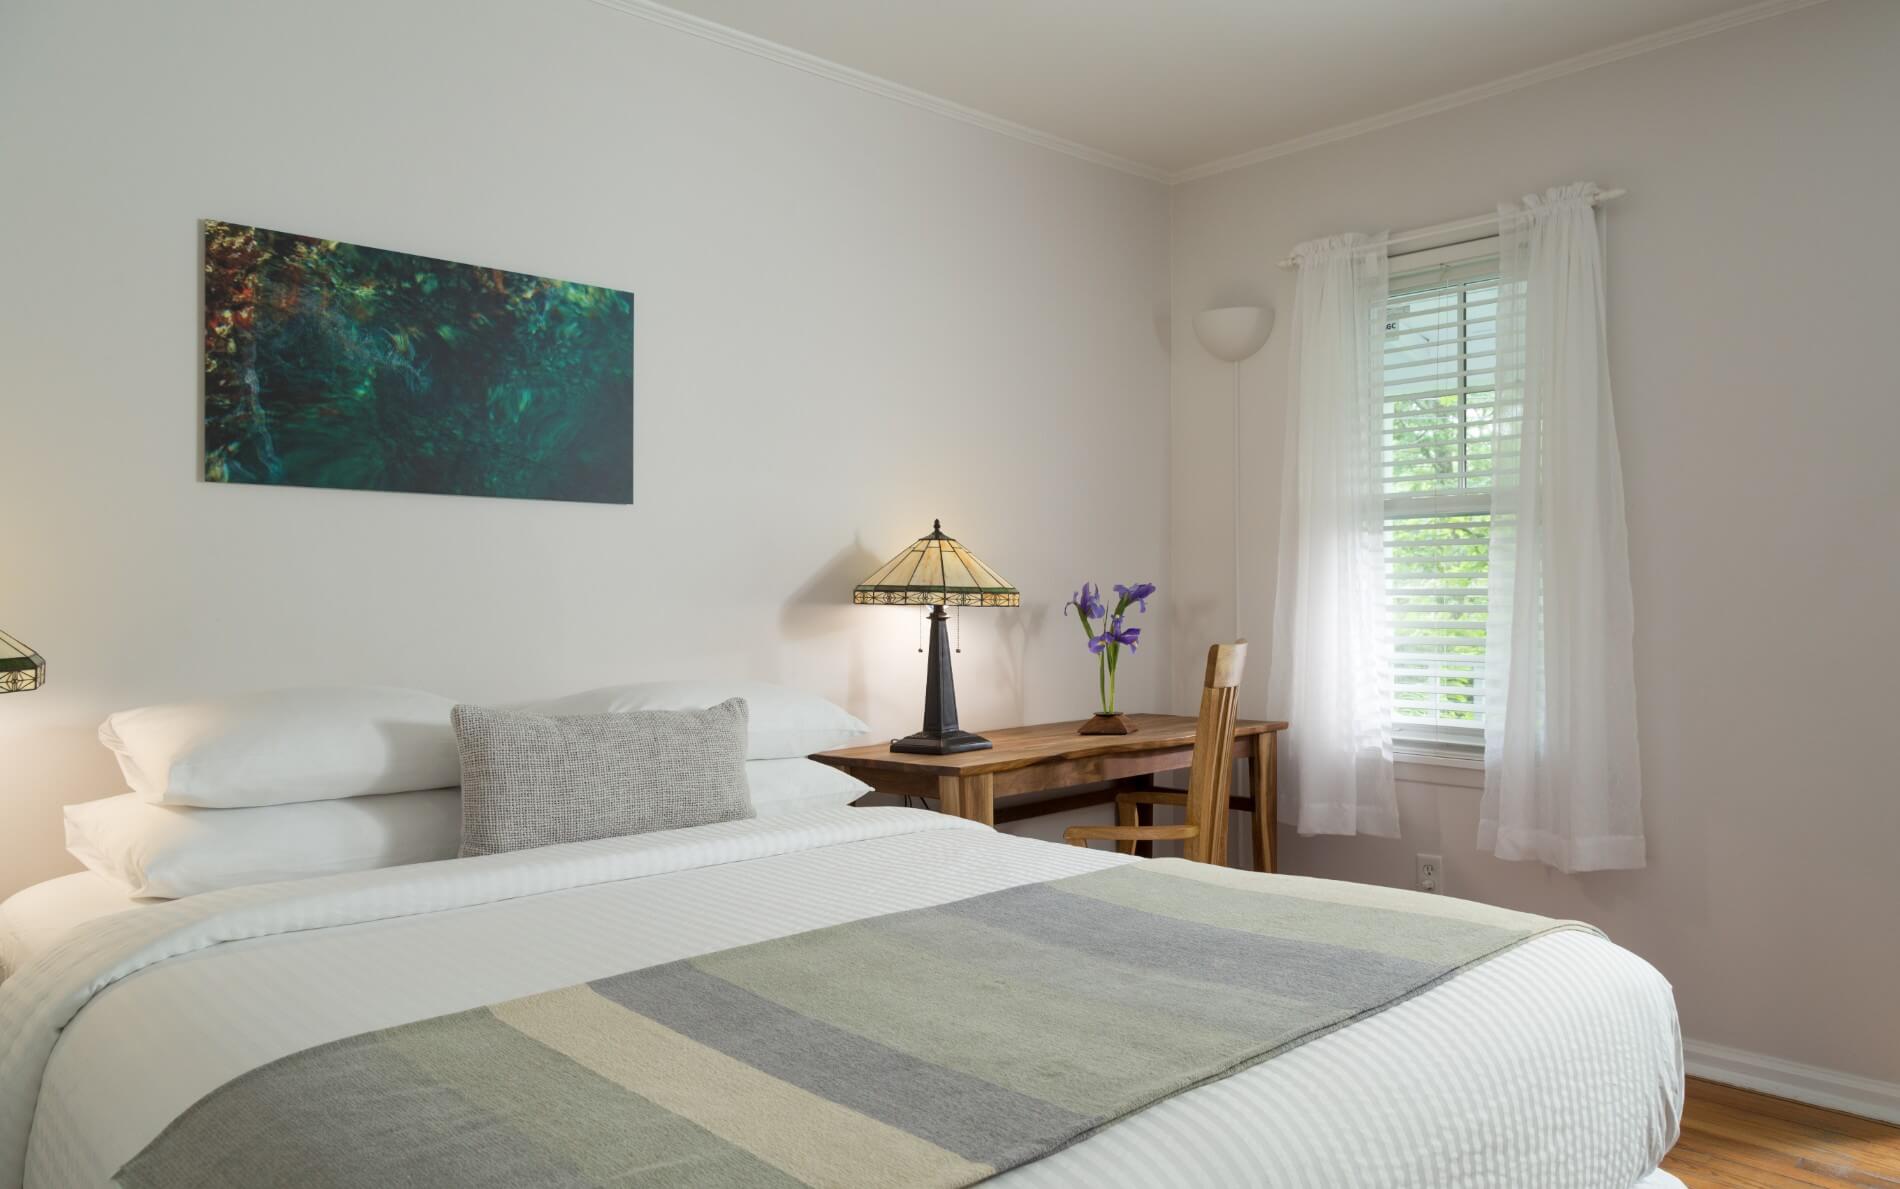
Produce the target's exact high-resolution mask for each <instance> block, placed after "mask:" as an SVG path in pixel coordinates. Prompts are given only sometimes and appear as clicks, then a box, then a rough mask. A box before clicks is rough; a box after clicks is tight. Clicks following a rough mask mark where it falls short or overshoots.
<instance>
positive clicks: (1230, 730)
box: [1186, 640, 1247, 863]
mask: <svg viewBox="0 0 1900 1189" xmlns="http://www.w3.org/2000/svg"><path fill="white" fill-rule="evenodd" d="M1246 664H1247V642H1246V641H1245V640H1237V641H1235V642H1234V643H1232V644H1216V645H1214V646H1213V647H1211V648H1209V649H1208V650H1207V679H1206V681H1205V683H1204V684H1203V687H1202V689H1201V716H1200V719H1199V720H1198V721H1197V722H1196V723H1195V726H1194V761H1193V764H1192V766H1191V767H1190V768H1189V769H1188V792H1187V824H1188V825H1190V826H1193V827H1195V829H1196V833H1195V835H1194V837H1192V838H1190V839H1188V841H1187V843H1186V854H1187V857H1188V858H1190V859H1192V860H1194V861H1195V862H1197V863H1209V862H1213V861H1214V860H1215V858H1216V856H1215V854H1214V848H1215V847H1216V846H1218V845H1219V844H1220V843H1221V841H1222V840H1224V839H1225V838H1226V836H1227V832H1226V831H1225V830H1222V829H1220V828H1219V827H1220V825H1221V823H1222V822H1223V821H1224V820H1225V818H1226V816H1227V782H1228V779H1229V777H1230V776H1231V775H1232V773H1233V765H1234V710H1235V705H1236V701H1237V698H1238V694H1239V688H1238V687H1239V685H1240V674H1241V671H1242V670H1243V669H1244V668H1245V667H1246ZM1222 857H1224V856H1222Z"/></svg>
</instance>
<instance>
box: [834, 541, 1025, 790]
mask: <svg viewBox="0 0 1900 1189" xmlns="http://www.w3.org/2000/svg"><path fill="white" fill-rule="evenodd" d="M851 601H852V602H854V603H865V604H870V605H875V606H896V607H924V606H928V607H929V608H930V667H929V672H928V674H927V675H926V676H925V678H924V729H923V730H921V731H919V732H917V733H916V734H915V735H909V736H906V737H905V738H902V739H893V740H891V750H892V751H903V752H912V753H915V754H919V755H938V756H942V755H954V754H956V753H957V752H960V751H981V750H983V749H984V748H986V747H988V746H989V745H990V741H989V740H988V739H985V738H984V737H983V736H981V735H973V734H971V733H970V732H968V731H965V730H962V729H961V728H959V727H958V726H957V686H956V679H955V678H954V677H952V676H951V673H950V635H949V633H948V632H946V631H945V630H944V623H945V621H946V620H948V619H949V618H950V617H949V616H948V615H947V614H945V612H944V608H945V607H1020V606H1022V603H1023V596H1022V592H1021V591H1019V590H1017V589H1016V588H1015V587H1013V586H1011V585H1010V584H1009V583H1008V582H1007V581H1005V580H1004V578H1003V577H1002V575H1000V574H998V573H997V572H996V571H995V570H992V569H990V568H989V567H988V566H986V565H984V564H983V563H982V562H980V561H978V560H977V559H976V555H975V554H973V553H971V552H970V551H969V550H968V549H965V548H964V547H963V546H962V545H959V544H958V543H957V542H956V540H955V539H954V538H952V537H946V536H945V535H944V533H943V521H941V520H938V521H933V522H932V523H931V528H930V535H929V536H927V537H919V538H917V540H916V541H915V542H914V543H912V545H911V547H910V548H908V549H906V550H904V552H902V553H900V554H898V555H897V556H896V557H894V558H892V559H891V560H890V561H888V562H886V563H885V564H884V565H882V566H879V567H878V570H877V573H875V574H872V575H871V576H870V577H869V578H866V579H865V580H864V581H862V582H860V583H858V587H857V589H856V590H855V591H853V592H852V595H851Z"/></svg>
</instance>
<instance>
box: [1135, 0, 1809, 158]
mask: <svg viewBox="0 0 1900 1189" xmlns="http://www.w3.org/2000/svg"><path fill="white" fill-rule="evenodd" d="M1826 2H1827V0H1761V3H1758V4H1750V5H1748V6H1747V7H1745V8H1737V9H1734V10H1733V11H1730V12H1724V13H1717V14H1716V15H1715V16H1712V17H1704V18H1703V19H1701V20H1699V21H1690V22H1689V23H1688V24H1686V25H1677V26H1675V27H1674V28H1672V29H1662V30H1659V31H1657V32H1655V33H1650V34H1648V35H1646V36H1643V37H1637V38H1633V39H1632V40H1629V41H1623V42H1618V43H1617V44H1616V45H1612V46H1606V47H1604V48H1603V49H1600V50H1592V51H1591V52H1590V53H1587V54H1578V55H1577V56H1576V57H1574V58H1565V59H1564V60H1562V61H1561V62H1552V63H1550V64H1549V65H1548V66H1539V67H1537V68H1536V69H1534V70H1526V71H1523V72H1521V73H1518V74H1513V75H1508V76H1506V77H1504V78H1501V79H1496V80H1494V81H1492V82H1488V83H1480V84H1478V85H1477V86H1475V87H1466V88H1465V89H1464V90H1462V91H1453V92H1451V93H1450V94H1449V95H1440V96H1439V97H1438V98H1436V99H1427V100H1424V101H1422V102H1419V103H1413V104H1409V105H1407V106H1405V107H1400V108H1395V109H1393V110H1392V111H1388V112H1383V113H1381V114H1379V115H1376V116H1368V117H1366V118H1365V119H1363V120H1354V121H1353V122H1352V123H1350V124H1340V125H1338V126H1337V127H1333V128H1326V129H1322V130H1321V131H1319V132H1312V133H1308V134H1307V135H1305V136H1296V137H1294V138H1293V139H1292V140H1283V141H1281V142H1280V143H1278V144H1271V145H1267V146H1266V147H1265V148H1259V149H1252V150H1250V151H1248V152H1245V153H1238V154H1236V155H1234V156H1232V157H1222V158H1220V159H1219V160H1217V161H1209V162H1208V163H1207V164H1205V165H1196V166H1194V167H1192V168H1190V169H1183V170H1180V171H1178V172H1175V173H1172V174H1169V175H1168V181H1169V182H1170V183H1171V184H1178V183H1181V182H1192V181H1198V180H1200V179H1201V178H1205V177H1212V176H1214V175H1215V174H1217V173H1227V172H1229V171H1231V170H1235V169H1245V168H1246V167H1247V166H1249V165H1258V164H1260V162H1262V161H1271V160H1273V159H1274V158H1275V157H1285V156H1287V155H1289V154H1292V153H1298V152H1303V151H1304V150H1306V149H1312V148H1318V147H1319V146H1320V145H1326V144H1332V143H1334V142H1335V141H1341V140H1347V139H1350V138H1351V137H1354V136H1364V135H1365V134H1366V133H1368V132H1377V131H1379V130H1380V129H1382V128H1390V127H1392V126H1393V125H1395V124H1404V123H1407V122H1408V121H1411V120H1420V119H1423V118H1425V117H1426V116H1435V115H1437V114H1438V113H1439V112H1442V111H1450V110H1451V109H1452V108H1455V107H1463V106H1465V105H1466V104H1468V103H1477V102H1479V101H1481V100H1485V99H1492V98H1495V97H1497V96H1499V95H1508V94H1510V93H1511V92H1512V91H1520V90H1523V89H1524V88H1525V87H1534V86H1536V85H1537V84H1538V83H1546V82H1549V81H1551V80H1552V79H1559V78H1563V77H1564V76H1565V75H1570V74H1577V73H1580V72H1581V71H1585V70H1593V69H1595V68H1596V67H1598V66H1607V65H1609V64H1610V63H1611V62H1620V61H1622V60H1623V59H1624V58H1633V57H1635V56H1636V55H1638V54H1647V53H1649V52H1650V51H1651V50H1659V49H1664V48H1667V47H1668V46H1672V45H1679V44H1681V43H1682V42H1685V41H1694V40H1695V39H1696V38H1698V37H1707V36H1708V35H1709V34H1711V33H1720V32H1722V31H1723V30H1725V29H1733V28H1735V27H1736V26H1738V25H1747V24H1752V23H1753V22H1755V21H1761V20H1767V19H1768V18H1769V17H1778V16H1781V15H1782V14H1784V13H1790V12H1794V11H1796V10H1797V9H1802V8H1812V7H1813V6H1815V5H1817V4H1825V3H1826Z"/></svg>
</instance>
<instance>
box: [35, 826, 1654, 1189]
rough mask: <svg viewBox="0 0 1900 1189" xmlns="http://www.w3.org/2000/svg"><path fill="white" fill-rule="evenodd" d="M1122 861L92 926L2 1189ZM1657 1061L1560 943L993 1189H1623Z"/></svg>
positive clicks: (384, 902) (840, 838) (704, 878)
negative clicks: (641, 971)
mask: <svg viewBox="0 0 1900 1189" xmlns="http://www.w3.org/2000/svg"><path fill="white" fill-rule="evenodd" d="M1131 861H1139V860H1131V859H1125V858H1123V857H1121V856H1118V855H1114V854H1111V853H1106V852H1102V851H1085V850H1080V849H1077V848H1073V847H1064V846H1056V845H1052V844H1049V843H1044V842H1037V841H1033V840H1029V839H1022V838H1015V837H1011V836H1009V835H1004V834H997V833H995V832H993V831H990V830H988V829H986V828H983V827H980V826H976V825H973V824H972V823H968V822H963V821H958V820H956V819H953V818H948V817H944V816H942V815H939V814H933V813H926V812H923V811H918V810H907V809H840V810H828V811H816V812H813V813H810V814H806V815H800V816H796V817H784V818H775V819H760V820H752V821H743V822H727V823H723V824H720V825H714V826H703V827H699V828H696V829H692V830H680V831H673V832H669V833H665V834H649V835H643V836H639V837H634V838H624V839H613V840H608V841H601V842H586V843H575V844H572V845H568V846H560V847H549V848H545V849H542V850H535V851H523V852H517V853H514V854H505V855H494V856H489V857H486V858H480V859H457V860H451V861H446V862H441V863H429V864H421V865H417V866H412V867H405V868H392V869H388V870H382V871H369V872H360V873H354V874H349V875H340V876H333V877H326V878H321V879H314V880H304V881H299V882H296V883H291V884H273V885H267V886H263V887H256V888H245V889H236V890H233V891H229V892H219V893H213V894H210V895H204V896H194V897H191V898H189V899H186V900H181V901H177V902H175V903H172V904H165V905H158V906H154V907H152V908H150V909H147V910H144V911H140V912H136V913H127V914H122V915H120V916H116V917H111V918H107V919H104V920H100V921H95V922H92V923H90V924H88V925H84V926H81V927H80V928H79V929H78V930H76V931H75V932H74V933H73V934H72V935H71V936H70V937H68V938H67V939H66V940H65V941H64V942H62V943H61V944H59V945H58V946H56V947H55V948H54V949H52V950H51V951H49V952H47V953H46V954H44V955H42V956H41V957H40V959H39V960H38V961H36V962H35V963H34V964H33V965H32V966H30V967H29V968H27V969H26V970H24V971H22V972H21V973H20V974H19V975H17V976H16V977H15V978H13V979H11V980H9V981H8V982H7V983H6V984H4V985H0V1036H4V1037H5V1038H6V1043H7V1048H6V1050H5V1052H4V1053H0V1186H12V1185H18V1184H21V1183H22V1181H24V1183H25V1184H26V1185H29V1186H33V1187H35V1189H54V1187H58V1189H66V1187H69V1186H70V1187H79V1186H89V1185H100V1184H104V1183H107V1182H108V1181H109V1180H110V1178H111V1177H112V1175H113V1173H114V1172H116V1171H117V1169H118V1168H119V1167H120V1166H121V1165H122V1164H123V1163H124V1162H125V1161H126V1160H128V1159H130V1158H131V1157H132V1156H133V1155H135V1154H136V1153H137V1152H138V1151H139V1150H140V1149H141V1148H143V1147H144V1146H145V1145H146V1144H147V1143H148V1142H149V1141H150V1140H151V1139H152V1138H153V1137H154V1136H155V1135H157V1133H158V1132H159V1131H160V1130H161V1129H162V1128H164V1127H165V1125H166V1124H168V1123H169V1122H171V1120H172V1119H173V1118H175V1117H177V1116H178V1115H179V1114H180V1113H182V1112H183V1111H185V1110H186V1109H187V1108H189V1107H190V1106H191V1105H192V1104H193V1103H194V1102H196V1101H197V1100H198V1099H199V1098H201V1097H203V1096H204V1095H205V1094H207V1093H209V1092H210V1091H211V1090H213V1089H215V1088H216V1087H217V1086H219V1085H221V1084H222V1083H224V1082H226V1081H228V1080H230V1079H231V1078H233V1077H236V1076H238V1075H240V1074H242V1073H244V1072H246V1071H247V1070H250V1069H253V1068H255V1067H257V1066H259V1065H261V1064H264V1063H266V1062H269V1061H272V1060H275V1059H276V1058H279V1057H282V1056H286V1055H288V1054H290V1053H293V1052H297V1051H299V1050H302V1049H305V1048H308V1047H310V1046H312V1045H318V1044H322V1043H325V1042H327V1041H331V1040H336V1039H340V1038H342V1037H346V1036H352V1035H355V1034H358V1033H361V1032H365V1031H368V1030H371V1029H376V1028H384V1027H389V1026H392V1025H396V1024H402V1023H407V1022H409V1021H412V1020H417V1019H423V1018H427V1017H431V1016H436V1015H442V1014H444V1013H448V1012H454V1011H460V1010H463V1009H467V1008H472V1007H477V1006H480V1005H483V1004H488V1003H493V1002H496V1001H499V1000H504V999H509V998H513V997H516V996H521V995H527V994H531V993H534V992H538V991H543V990H549V989H552V988H557V987H562V986H568V985H571V984H574V983H578V982H582V981H586V980H589V979H594V978H600V977H603V976H606V975H610V974H615V973H619V972H621V971H625V970H630V969H636V968H639V967H644V966H649V965H654V964H657V963H662V962H670V961H675V960H677V959H681V958H686V957H691V956H693V955H696V954H702V953H707V952H711V951H714V950H720V949H726V948H729V947H732V946H737V945H744V944H747V943H749V942H754V941H760V940H765V939H768V938H773V937H780V936H784V935H787V934H791V933H796V932H801V931H804V930H808V929H814V928H820V927H823V926H826V925H831V924H835V923H838V922H842V921H847V920H853V919H857V918H861V917H866V916H874V915H878V914H882V913H887V912H896V911H901V910H903V909H908V908H916V907H921V906H924V905H929V904H938V903H944V902H947V901H951V900H957V899H961V898H963V897H966V896H972V895H977V894H980V893H983V892H989V891H995V890H997V889H1000V888H1005V887H1011V886H1014V885H1018V884H1024V883H1032V882H1037V881H1041V880H1047V879H1054V878H1060V877H1062V876H1066V875H1073V874H1079V873H1081V872H1083V871H1088V870H1093V869H1096V868H1099V867H1104V866H1109V865H1112V864H1115V863H1119V862H1131ZM953 1009H954V1005H950V1004H946V1010H953ZM1104 1043H1113V1038H1107V1037H1105V1038H1104ZM1681 1062H1682V1059H1681V1043H1680V1039H1679V1037H1678V1034H1677V1029H1676V1017H1675V1009H1674V1002H1673V1000H1672V998H1671V995H1670V990H1669V987H1668V984H1667V983H1665V982H1664V981H1663V980H1662V978H1661V977H1660V976H1659V975H1657V974H1656V972H1655V971H1654V970H1653V969H1651V968H1650V967H1649V966H1648V965H1647V964H1645V963H1644V962H1643V961H1642V960H1641V959H1639V958H1637V957H1635V956H1634V955H1632V954H1630V953H1628V952H1627V951H1624V950H1622V949H1619V948H1618V947H1616V946H1614V945H1612V944H1610V943H1609V942H1607V941H1605V940H1603V939H1602V938H1600V937H1596V936H1594V935H1591V934H1587V933H1583V932H1579V931H1563V932H1558V933H1554V934H1550V935H1547V936H1545V937H1542V938H1539V939H1537V940H1535V941H1532V942H1529V943H1527V944H1525V945H1523V946H1520V947H1518V948H1517V949H1515V950H1513V951H1510V952H1509V953H1507V954H1505V955H1503V956H1501V957H1499V958H1496V959H1494V960H1492V961H1490V962H1487V963H1484V964H1483V965H1481V966H1478V967H1476V968H1474V969H1472V970H1470V971H1467V972H1465V973H1463V974H1461V975H1458V976H1456V977H1454V978H1452V979H1450V980H1449V981H1447V982H1446V983H1444V984H1442V985H1440V986H1438V987H1436V988H1434V989H1432V990H1430V991H1427V992H1425V993H1424V994H1421V995H1419V996H1417V997H1415V998H1413V999H1411V1000H1408V1001H1406V1002H1404V1003H1401V1004H1399V1005H1398V1006H1396V1007H1393V1008H1391V1009H1389V1010H1387V1011H1385V1012H1382V1013H1380V1014H1378V1015H1376V1016H1373V1017H1371V1018H1369V1019H1366V1020H1363V1021H1361V1022H1359V1023H1356V1024H1353V1025H1350V1026H1348V1027H1346V1028H1343V1029H1340V1030H1339V1031H1336V1032H1333V1033H1331V1034H1328V1035H1326V1036H1323V1037H1321V1038H1319V1039H1317V1040H1315V1041H1313V1042H1311V1043H1309V1044H1307V1045H1304V1046H1302V1047H1300V1048H1297V1049H1294V1050H1292V1051H1291V1052H1288V1053H1285V1054H1283V1055H1281V1056H1279V1057H1276V1058H1274V1059H1273V1060H1270V1061H1267V1062H1265V1063H1263V1064H1261V1065H1258V1066H1255V1067H1253V1068H1251V1069H1248V1070H1246V1071H1244V1072H1242V1073H1240V1074H1237V1075H1235V1076H1233V1077H1230V1078H1227V1079H1226V1080H1224V1081H1220V1082H1215V1083H1213V1084H1210V1085H1207V1086H1203V1087H1200V1088H1197V1089H1195V1090H1192V1091H1189V1092H1187V1093H1184V1094H1181V1095H1178V1096H1177V1097H1175V1098H1172V1099H1169V1100H1167V1101H1165V1102H1162V1103H1160V1104H1157V1105H1156V1106H1154V1107H1151V1108H1149V1109H1148V1110H1145V1111H1143V1112H1141V1113H1139V1114H1137V1115H1134V1116H1132V1117H1130V1118H1128V1119H1125V1120H1123V1121H1121V1122H1119V1123H1116V1124H1114V1125H1112V1126H1110V1127H1108V1128H1105V1129H1104V1130H1102V1131H1101V1132H1098V1133H1096V1134H1095V1135H1093V1136H1091V1137H1089V1138H1087V1139H1085V1140H1083V1141H1081V1142H1080V1143H1077V1144H1075V1145H1073V1146H1072V1147H1070V1148H1067V1149H1065V1150H1063V1151H1060V1152H1057V1153H1055V1154H1054V1155H1052V1156H1050V1157H1047V1158H1046V1159H1044V1160H1041V1161H1038V1162H1036V1163H1034V1164H1030V1165H1027V1166H1024V1167H1022V1168H1019V1169H1016V1170H1014V1171H1012V1172H1009V1173H1006V1174H1004V1175H1003V1176H1001V1177H998V1178H997V1179H996V1181H995V1182H993V1183H996V1184H999V1185H1000V1184H1004V1183H1007V1185H1008V1186H1010V1187H1011V1189H1043V1187H1053V1186H1124V1185H1125V1186H1144V1187H1163V1189H1166V1187H1173V1186H1179V1187H1182V1189H1186V1187H1188V1186H1249V1185H1274V1186H1304V1185H1313V1186H1339V1187H1342V1189H1344V1187H1352V1189H1364V1187H1376V1186H1421V1187H1423V1186H1434V1187H1435V1186H1449V1185H1496V1186H1544V1185H1549V1186H1590V1187H1598V1186H1617V1187H1622V1186H1629V1185H1632V1184H1635V1183H1637V1182H1638V1181H1639V1180H1640V1179H1643V1178H1645V1177H1646V1176H1648V1175H1651V1173H1652V1170H1653V1169H1655V1167H1656V1165H1657V1163H1658V1161H1659V1160H1660V1159H1661V1157H1662V1155H1663V1154H1664V1153H1665V1152H1666V1151H1667V1150H1668V1149H1669V1147H1670V1145H1671V1144H1673V1143H1674V1141H1675V1137H1676V1127H1677V1120H1678V1118H1679V1116H1680V1113H1681V1106H1682V1063H1681ZM1644 1183H1645V1184H1653V1183H1667V1182H1666V1181H1663V1182H1652V1181H1644Z"/></svg>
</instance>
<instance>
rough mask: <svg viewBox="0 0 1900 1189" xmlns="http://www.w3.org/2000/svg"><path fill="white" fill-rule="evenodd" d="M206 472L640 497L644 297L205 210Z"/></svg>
mask: <svg viewBox="0 0 1900 1189" xmlns="http://www.w3.org/2000/svg"><path fill="white" fill-rule="evenodd" d="M204 258H205V338H204V352H205V413H204V418H205V420H204V461H205V478H206V479H207V480H210V481H212V482H216V483H264V484H278V485H284V486H292V487H342V488H354V489H358V490H368V491H415V492H432V493H437V494H443V495H486V496H501V497H506V498H511V499H538V500H579V501H586V502H590V503H607V504H630V503H632V502H633V294H631V293H626V292H623V291H621V290H618V289H607V288H603V287H601V286H598V285H580V284H575V283H573V282H570V281H556V280H550V279H549V278H547V277H537V276H530V275H528V274H526V273H517V272H507V271H504V270H502V269H498V268H483V267H478V266H476V265H472V264H456V263H453V262H451V261H447V260H436V259H433V258H431V257H427V256H413V255H410V254H408V253H406V252H390V251H384V250H382V249H379V248H365V247H361V246H358V245H356V244H347V243H340V242H338V241H336V240H325V239H315V238H312V237H310V236H304V235H292V234H289V233H287V232H282V231H267V230H265V229H263V228H260V227H243V226H238V225H236V224H232V223H220V222H215V221H211V220H207V221H206V222H205V224H204Z"/></svg>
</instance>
